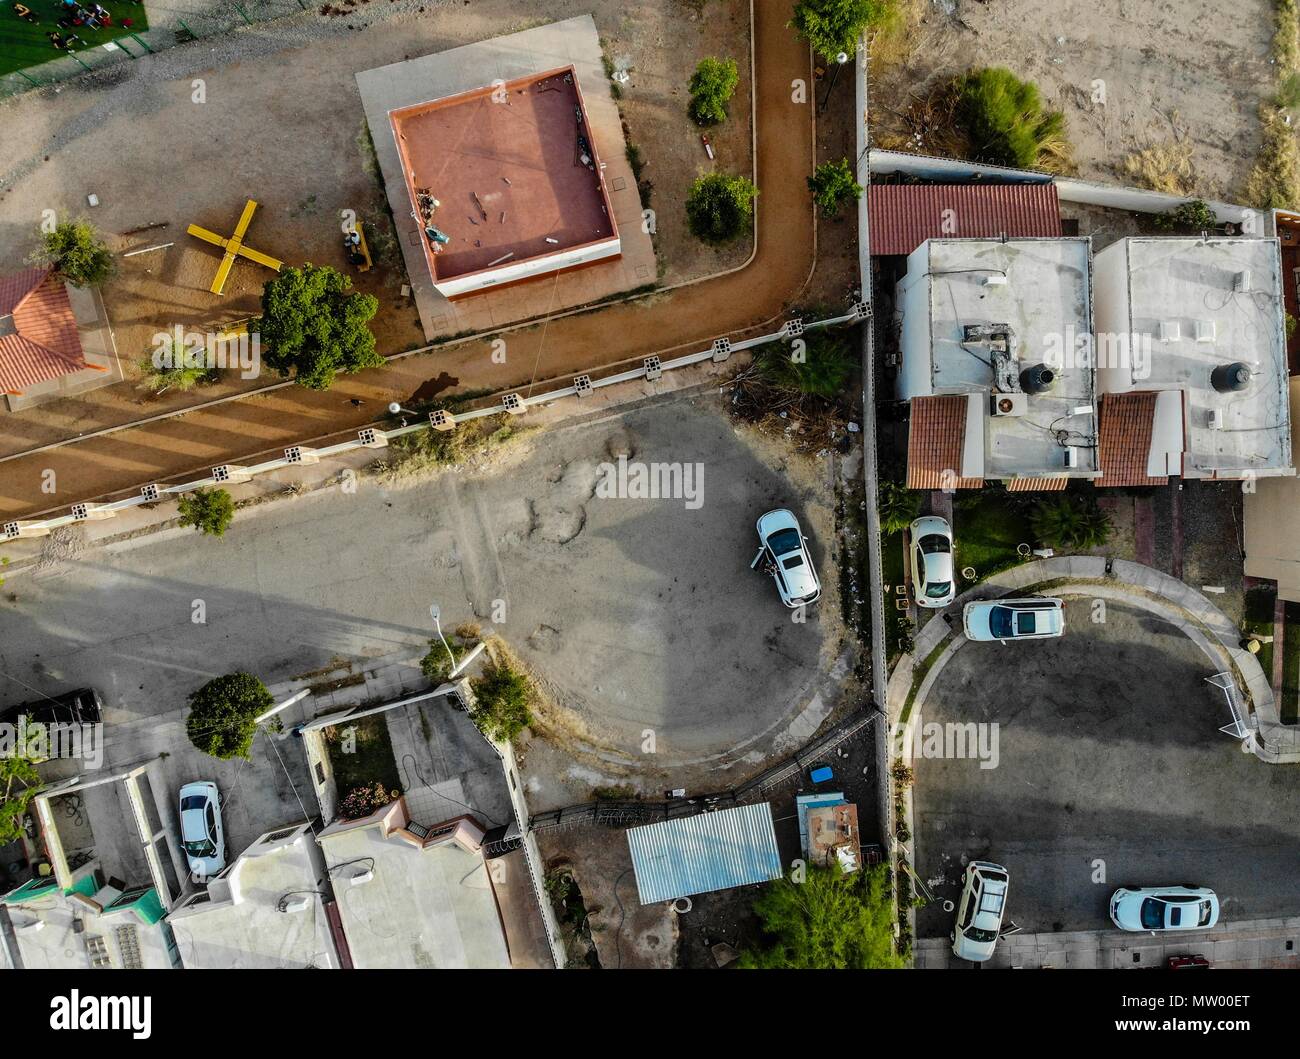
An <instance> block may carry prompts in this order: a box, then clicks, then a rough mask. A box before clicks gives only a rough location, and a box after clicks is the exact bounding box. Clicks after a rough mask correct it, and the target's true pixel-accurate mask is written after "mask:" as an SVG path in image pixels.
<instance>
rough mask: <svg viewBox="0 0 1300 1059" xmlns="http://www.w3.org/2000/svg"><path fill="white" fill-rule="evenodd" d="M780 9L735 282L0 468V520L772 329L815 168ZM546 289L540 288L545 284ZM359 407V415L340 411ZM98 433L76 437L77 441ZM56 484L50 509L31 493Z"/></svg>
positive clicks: (764, 25) (766, 20)
mask: <svg viewBox="0 0 1300 1059" xmlns="http://www.w3.org/2000/svg"><path fill="white" fill-rule="evenodd" d="M790 6H791V5H789V4H776V3H759V4H756V5H755V9H756V10H755V27H754V38H755V65H756V77H755V83H756V85H757V92H758V98H757V136H758V158H757V165H756V169H757V183H758V186H759V189H760V195H759V199H758V207H757V218H758V239H757V242H758V247H757V252H756V254H755V257H754V259H753V260H752V261H751V263H750V264H749V265H748V266H747V267H746V268H744V269H742V270H740V271H738V272H733V273H731V274H728V275H725V276H722V277H719V278H717V279H713V280H708V281H705V282H703V283H700V284H697V285H694V286H690V287H686V288H682V289H679V290H677V291H674V292H671V293H668V294H659V295H653V296H650V297H648V298H644V299H640V300H638V301H635V302H631V303H623V304H618V305H613V306H610V307H608V308H604V309H600V310H596V311H591V312H587V313H584V314H581V315H576V316H569V317H563V318H559V319H555V320H552V321H549V322H548V323H545V324H542V325H538V326H536V327H533V328H531V329H530V330H527V331H523V332H519V333H513V334H509V335H507V336H506V344H507V357H506V363H504V364H500V363H496V362H495V361H494V360H493V357H492V344H491V342H489V341H470V342H466V343H464V344H462V345H459V346H456V347H453V348H451V349H444V350H440V351H438V352H434V353H428V354H420V355H415V356H410V357H407V358H405V359H402V360H398V361H396V362H393V363H392V364H390V365H388V366H387V367H385V368H384V369H378V370H375V371H367V372H364V373H361V374H359V375H355V376H351V377H347V378H341V379H340V381H339V382H338V383H337V384H336V385H335V387H334V388H333V389H332V390H330V391H329V392H327V393H312V392H309V391H306V390H302V389H300V388H298V387H288V388H285V389H282V390H278V391H275V392H273V393H270V394H266V395H263V396H252V397H248V398H244V399H240V400H236V401H231V402H229V403H226V404H223V405H220V406H218V407H216V408H212V409H208V410H204V411H196V412H191V413H189V414H187V415H184V416H182V417H177V418H175V419H170V420H166V421H163V422H159V423H154V424H149V425H146V426H142V427H137V428H130V429H126V430H121V431H118V432H116V433H113V434H110V435H107V436H105V437H99V438H92V439H89V440H86V441H83V442H78V443H77V444H74V445H69V446H66V447H64V448H61V449H56V450H52V451H49V452H42V453H35V454H33V455H31V456H27V457H22V458H19V459H15V460H11V461H9V462H7V463H3V464H0V481H2V482H3V485H0V516H3V517H4V518H15V517H30V516H31V515H34V514H38V513H43V512H47V511H54V510H62V509H63V508H64V507H66V506H67V505H68V504H70V503H73V502H76V501H79V500H94V499H104V498H108V497H112V496H114V495H117V494H124V493H128V492H131V491H134V490H135V489H137V488H138V487H139V486H140V485H142V484H144V483H148V482H155V481H156V482H167V481H176V480H184V479H186V478H189V477H195V476H197V475H198V474H203V473H206V471H207V469H208V468H210V467H212V466H214V465H216V464H220V463H226V462H231V463H250V462H256V459H255V458H256V457H262V458H267V454H269V455H271V456H278V455H279V454H280V452H279V450H280V449H282V448H283V447H284V446H286V445H288V444H293V443H296V442H307V441H312V440H316V439H320V438H324V437H328V436H330V435H333V434H336V433H339V432H344V433H346V432H350V431H352V430H355V429H356V428H357V427H360V426H364V425H366V424H368V423H371V422H373V421H375V419H376V417H377V416H378V415H379V414H380V413H381V412H382V411H383V409H384V407H385V406H386V405H387V403H388V402H389V401H391V400H404V399H410V398H411V397H412V395H414V394H415V393H416V391H418V390H420V389H421V387H424V388H425V392H426V393H427V392H428V390H429V389H430V387H429V385H428V384H430V383H431V382H433V380H438V387H437V388H438V389H440V390H446V389H447V388H448V387H449V386H453V387H456V388H459V389H463V390H468V389H473V390H478V389H488V390H494V391H500V390H505V389H508V388H513V387H516V386H520V387H522V388H523V390H524V391H525V392H527V390H528V389H529V387H530V385H531V386H532V387H533V388H534V389H536V388H537V387H538V384H540V383H541V382H543V381H544V380H547V379H550V378H555V377H563V376H567V375H571V374H572V373H573V372H575V371H577V370H580V369H588V368H593V367H597V366H604V365H608V364H614V363H618V362H621V361H636V360H639V359H640V358H642V357H644V356H646V355H647V354H650V353H660V354H668V353H672V352H673V351H678V352H683V351H685V350H687V349H697V348H700V347H701V346H704V345H707V344H708V343H709V342H710V341H711V340H712V339H713V338H714V337H716V336H719V335H723V334H733V335H734V334H735V333H737V332H744V331H746V330H748V329H750V328H753V327H755V326H756V325H758V324H761V323H764V322H766V321H769V320H772V319H773V318H775V317H778V316H780V315H781V314H782V313H783V312H784V311H785V310H786V308H788V307H789V306H790V305H791V304H792V303H793V301H794V300H795V299H796V298H797V297H798V295H799V293H800V292H801V291H802V290H803V288H804V286H805V285H806V283H807V281H808V279H809V277H810V275H811V271H812V265H813V261H814V258H815V250H816V246H815V244H816V236H815V227H814V217H813V209H812V205H811V203H810V201H809V197H808V192H807V188H806V185H805V178H806V177H807V175H808V174H809V173H810V172H811V169H812V165H813V114H812V110H811V104H810V103H802V104H798V103H794V102H792V101H791V82H792V81H794V80H795V79H796V78H802V79H803V80H804V81H805V82H806V83H807V84H808V85H809V86H810V90H809V95H810V97H811V96H812V94H813V89H812V75H811V69H810V61H809V59H810V57H809V52H808V48H807V45H806V44H805V43H804V42H803V41H801V40H800V39H798V38H797V37H796V36H795V35H794V34H793V33H792V32H791V31H790V30H789V29H788V28H787V26H786V22H787V21H788V19H789V9H790ZM543 282H544V281H543ZM353 398H357V399H360V400H361V401H362V404H361V405H360V406H359V407H356V406H353V405H352V404H351V400H352V399H353ZM95 427H96V424H94V423H92V422H87V423H85V424H84V425H83V429H84V430H85V431H86V432H90V431H92V430H94V429H95ZM51 470H52V471H53V472H54V473H55V476H56V478H55V480H56V482H57V492H56V493H55V494H54V496H55V497H57V499H58V504H57V506H55V507H52V506H51V504H50V501H51V499H52V497H51V496H50V495H48V494H46V493H43V492H42V491H41V485H42V482H43V481H44V480H47V479H46V478H45V477H43V476H45V475H46V472H47V471H51Z"/></svg>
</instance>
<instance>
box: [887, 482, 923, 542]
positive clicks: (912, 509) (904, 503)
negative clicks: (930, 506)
mask: <svg viewBox="0 0 1300 1059" xmlns="http://www.w3.org/2000/svg"><path fill="white" fill-rule="evenodd" d="M876 501H877V504H876V507H877V509H878V510H879V511H880V528H881V529H883V530H884V531H885V532H886V533H902V532H903V530H905V529H907V527H908V526H910V525H911V524H912V522H913V521H915V519H916V517H917V516H918V515H919V514H920V513H921V494H920V493H918V492H917V491H916V490H915V489H908V488H907V486H905V485H904V484H903V483H902V482H895V481H891V480H890V479H888V478H882V479H881V480H880V484H879V486H878V487H877V492H876Z"/></svg>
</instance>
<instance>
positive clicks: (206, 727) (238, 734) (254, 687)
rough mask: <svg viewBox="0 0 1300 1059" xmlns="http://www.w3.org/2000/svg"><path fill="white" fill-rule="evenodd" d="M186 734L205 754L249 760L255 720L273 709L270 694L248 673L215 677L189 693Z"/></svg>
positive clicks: (225, 758) (255, 727) (224, 758)
mask: <svg viewBox="0 0 1300 1059" xmlns="http://www.w3.org/2000/svg"><path fill="white" fill-rule="evenodd" d="M189 703H190V715H189V716H188V717H187V718H186V719H185V733H186V735H188V736H189V737H190V742H191V743H193V744H194V745H195V746H196V747H198V748H199V749H200V750H202V751H203V752H204V753H205V754H211V755H212V756H213V757H215V758H220V759H221V760H222V761H227V760H229V759H230V758H232V757H242V758H248V757H249V750H250V749H251V748H252V745H253V736H254V735H255V734H256V732H257V725H256V724H255V723H254V718H256V717H258V716H259V715H261V714H263V713H265V712H266V711H267V710H269V709H270V708H271V707H272V706H274V705H275V700H274V699H273V698H271V693H270V692H269V691H267V690H266V685H265V684H263V683H262V682H261V681H260V680H258V679H257V677H255V676H253V675H252V674H251V673H228V674H227V675H226V676H224V677H215V678H213V679H212V680H209V681H208V682H207V683H206V684H204V685H203V687H201V688H199V689H198V690H197V691H195V692H192V693H191V694H190V698H189Z"/></svg>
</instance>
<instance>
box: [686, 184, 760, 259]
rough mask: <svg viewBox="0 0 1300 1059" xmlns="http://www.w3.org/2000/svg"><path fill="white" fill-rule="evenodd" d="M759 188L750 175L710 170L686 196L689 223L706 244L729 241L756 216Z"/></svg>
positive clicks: (738, 234) (693, 231) (694, 232)
mask: <svg viewBox="0 0 1300 1059" xmlns="http://www.w3.org/2000/svg"><path fill="white" fill-rule="evenodd" d="M757 194H758V189H757V188H756V187H754V184H753V181H751V180H750V179H749V178H748V177H743V176H731V175H729V174H727V173H708V174H706V175H705V176H702V177H699V178H698V179H697V180H696V181H695V183H694V184H692V185H691V190H690V191H689V192H688V193H687V196H686V224H687V227H689V228H690V230H691V232H692V234H694V235H695V237H696V238H697V239H702V240H703V241H704V242H706V243H714V244H718V243H729V242H732V241H733V240H734V239H736V238H738V237H739V236H740V234H741V233H742V232H743V231H745V230H746V229H747V228H748V227H749V226H750V223H751V222H752V221H753V219H754V196H756V195H757Z"/></svg>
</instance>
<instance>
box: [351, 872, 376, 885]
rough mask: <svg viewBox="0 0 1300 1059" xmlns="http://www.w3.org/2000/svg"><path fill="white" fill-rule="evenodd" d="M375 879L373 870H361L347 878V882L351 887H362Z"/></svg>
mask: <svg viewBox="0 0 1300 1059" xmlns="http://www.w3.org/2000/svg"><path fill="white" fill-rule="evenodd" d="M374 877H375V869H374V868H362V869H361V870H360V871H357V872H353V873H352V874H351V875H349V876H348V882H349V883H350V884H351V885H353V886H363V885H364V884H366V883H368V882H370V880H372V879H373V878H374Z"/></svg>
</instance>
